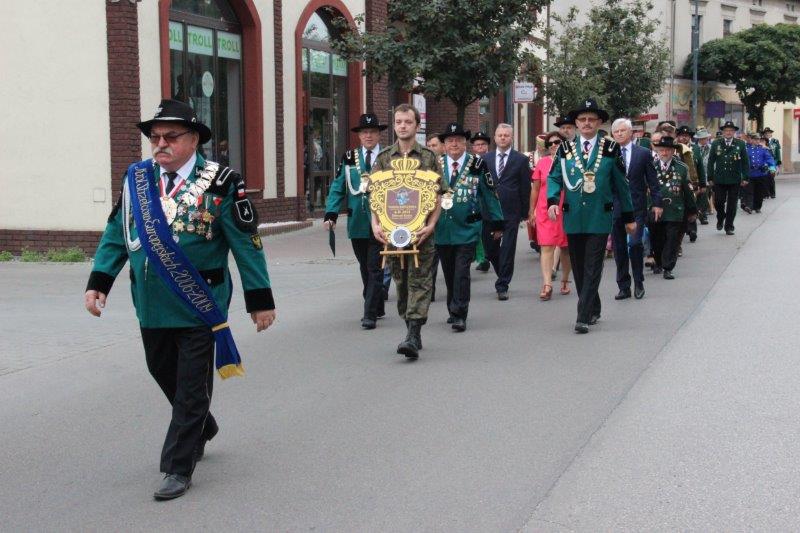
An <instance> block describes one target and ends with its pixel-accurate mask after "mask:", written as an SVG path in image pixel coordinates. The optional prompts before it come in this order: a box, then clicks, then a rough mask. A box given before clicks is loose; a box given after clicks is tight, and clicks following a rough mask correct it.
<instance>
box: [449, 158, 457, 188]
mask: <svg viewBox="0 0 800 533" xmlns="http://www.w3.org/2000/svg"><path fill="white" fill-rule="evenodd" d="M456 176H458V161H453V171H452V172H451V173H450V186H451V187H452V186H453V185H455V183H456Z"/></svg>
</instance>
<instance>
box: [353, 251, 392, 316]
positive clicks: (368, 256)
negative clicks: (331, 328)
mask: <svg viewBox="0 0 800 533" xmlns="http://www.w3.org/2000/svg"><path fill="white" fill-rule="evenodd" d="M350 242H351V243H352V245H353V253H354V254H355V255H356V259H357V260H358V267H359V269H360V271H361V282H362V284H363V285H364V289H363V290H362V291H361V296H363V298H364V315H363V316H364V318H371V319H372V320H375V319H377V318H378V317H379V316H383V315H384V314H386V313H385V310H384V305H383V269H382V268H381V250H382V249H383V247H382V246H381V244H380V243H379V242H378V241H376V240H375V238H374V237H373V238H369V239H350Z"/></svg>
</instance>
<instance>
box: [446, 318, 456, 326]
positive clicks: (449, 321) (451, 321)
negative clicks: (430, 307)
mask: <svg viewBox="0 0 800 533" xmlns="http://www.w3.org/2000/svg"><path fill="white" fill-rule="evenodd" d="M454 320H455V318H453V317H451V316H449V317H447V323H448V324H452V323H453V321H454Z"/></svg>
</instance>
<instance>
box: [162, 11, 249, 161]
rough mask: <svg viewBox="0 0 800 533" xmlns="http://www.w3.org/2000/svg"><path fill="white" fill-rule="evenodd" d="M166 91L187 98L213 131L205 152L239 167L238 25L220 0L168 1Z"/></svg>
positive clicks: (239, 48) (240, 59) (209, 156)
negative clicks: (168, 77)
mask: <svg viewBox="0 0 800 533" xmlns="http://www.w3.org/2000/svg"><path fill="white" fill-rule="evenodd" d="M169 48H170V94H171V96H172V98H174V99H176V100H182V101H184V102H187V103H189V105H191V106H192V108H193V109H194V110H195V112H196V113H197V116H198V118H199V119H200V120H201V121H203V123H205V124H206V125H208V127H210V128H211V131H212V133H213V136H212V138H211V140H210V141H209V142H208V143H206V144H205V145H203V146H202V147H200V148H201V152H202V153H203V155H204V156H205V157H208V158H211V159H213V160H215V161H218V162H219V163H221V164H223V165H226V166H228V165H229V166H232V167H234V168H239V169H241V168H243V160H244V148H243V137H242V132H243V113H242V30H241V26H240V24H239V20H238V19H237V18H236V15H235V13H234V11H233V9H231V7H230V5H229V4H228V2H226V1H225V0H173V2H172V4H171V7H170V21H169Z"/></svg>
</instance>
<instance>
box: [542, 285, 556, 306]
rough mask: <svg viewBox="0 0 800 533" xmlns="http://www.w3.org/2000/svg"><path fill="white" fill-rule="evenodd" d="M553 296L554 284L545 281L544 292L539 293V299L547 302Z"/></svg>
mask: <svg viewBox="0 0 800 533" xmlns="http://www.w3.org/2000/svg"><path fill="white" fill-rule="evenodd" d="M552 296H553V286H552V285H550V284H548V283H545V284H544V285H542V292H540V293H539V299H540V300H541V301H543V302H546V301H547V300H549V299H550V298H551V297H552Z"/></svg>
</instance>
